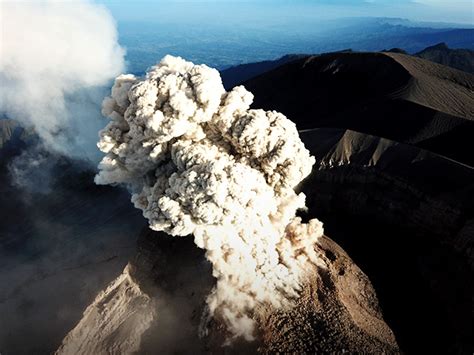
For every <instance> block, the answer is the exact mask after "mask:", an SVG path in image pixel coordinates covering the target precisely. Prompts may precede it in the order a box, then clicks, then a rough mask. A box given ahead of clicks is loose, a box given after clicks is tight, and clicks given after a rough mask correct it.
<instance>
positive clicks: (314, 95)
mask: <svg viewBox="0 0 474 355" xmlns="http://www.w3.org/2000/svg"><path fill="white" fill-rule="evenodd" d="M244 85H245V86H246V87H247V88H248V89H249V90H250V91H251V92H253V94H254V95H255V101H254V104H253V106H254V107H255V108H264V109H267V110H268V109H273V110H277V111H280V112H282V113H284V114H285V115H287V116H288V117H289V118H290V119H291V120H293V121H294V122H296V124H297V126H298V127H299V128H300V129H308V128H320V127H333V128H345V129H352V130H355V131H358V132H362V133H367V134H371V135H375V136H379V137H385V138H389V139H392V140H394V141H398V142H404V143H409V144H412V145H415V146H418V147H420V148H424V149H427V150H430V151H433V152H435V153H437V154H440V155H443V156H447V157H449V158H451V159H454V160H457V161H460V162H463V163H465V164H470V165H474V156H473V155H472V154H471V153H470V150H468V149H466V146H463V145H461V144H459V142H461V141H465V142H468V141H469V140H470V139H471V138H470V137H473V136H474V121H473V118H474V95H473V94H472V92H473V89H474V76H473V75H471V74H468V73H464V72H461V71H458V70H455V69H451V68H448V67H445V66H442V65H439V64H436V63H431V62H428V61H426V60H423V59H419V58H414V57H410V56H407V55H403V54H397V53H332V54H326V55H321V56H318V57H307V58H303V59H299V60H296V61H294V62H291V63H288V64H285V65H283V66H281V67H279V68H277V69H275V70H272V71H270V72H268V73H265V74H262V75H261V76H258V77H256V78H254V79H251V80H249V81H247V82H245V83H244Z"/></svg>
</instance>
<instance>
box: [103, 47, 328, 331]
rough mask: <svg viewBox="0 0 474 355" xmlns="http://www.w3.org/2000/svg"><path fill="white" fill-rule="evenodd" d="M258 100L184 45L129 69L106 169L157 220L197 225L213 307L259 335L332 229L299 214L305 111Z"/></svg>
mask: <svg viewBox="0 0 474 355" xmlns="http://www.w3.org/2000/svg"><path fill="white" fill-rule="evenodd" d="M252 100H253V95H252V94H251V93H250V92H248V91H247V90H246V89H245V88H244V87H242V86H238V87H235V88H234V89H232V91H230V92H226V91H225V90H224V87H223V85H222V82H221V79H220V76H219V73H218V71H217V70H215V69H211V68H209V67H207V66H205V65H194V64H192V63H190V62H187V61H185V60H183V59H181V58H176V57H172V56H166V57H165V58H163V59H162V61H161V62H160V63H159V64H158V65H157V66H155V67H153V68H151V70H150V71H149V72H148V73H147V75H146V77H145V78H144V79H138V78H136V77H135V76H133V75H121V76H119V77H118V78H117V79H116V81H115V85H114V86H113V88H112V95H111V97H108V98H106V99H105V100H104V103H103V114H104V115H105V116H108V117H109V118H110V119H111V121H110V122H109V124H108V125H107V127H106V128H105V129H104V130H102V131H101V132H100V142H99V143H98V146H99V148H100V149H101V150H102V151H103V152H104V153H106V155H105V157H104V158H103V160H102V162H101V163H100V165H99V170H100V172H99V173H98V175H97V176H96V183H98V184H124V185H126V186H127V187H128V188H129V189H130V191H131V193H132V201H133V203H134V204H135V206H136V207H137V208H139V209H141V210H142V211H143V215H144V216H145V217H146V218H147V219H148V221H149V224H150V228H152V229H154V230H157V231H165V232H166V233H169V234H171V235H173V236H186V235H190V234H192V235H193V236H194V240H195V243H196V245H197V246H198V247H200V248H203V249H205V250H206V257H207V259H208V260H209V261H210V262H211V264H212V266H213V275H214V277H215V278H216V279H217V283H216V286H215V288H214V290H213V291H212V292H211V294H210V295H209V296H208V298H207V304H208V306H209V311H210V313H211V315H213V316H214V317H216V318H218V319H219V320H220V321H222V322H224V323H225V325H226V326H227V328H228V330H229V332H230V337H231V338H235V337H239V336H243V337H244V338H245V339H247V340H252V339H253V336H254V328H255V319H256V318H258V315H257V313H258V309H259V307H261V306H270V307H273V308H277V309H278V308H283V309H284V308H289V307H291V306H292V304H293V301H294V300H295V299H296V298H297V297H298V295H299V292H300V291H301V287H302V284H303V283H304V280H305V273H306V272H307V271H308V270H311V266H312V265H313V264H317V263H318V260H317V255H316V253H315V251H314V248H313V246H314V243H315V242H316V240H317V238H318V237H319V236H321V235H322V233H323V228H322V224H321V223H320V222H319V221H318V220H315V219H313V220H311V221H309V223H308V224H302V223H301V220H300V219H299V218H298V217H295V214H296V211H297V210H298V209H304V208H305V196H304V194H302V193H300V194H297V193H296V192H295V191H294V188H295V186H296V185H297V184H298V183H299V182H300V181H301V180H302V179H304V178H305V177H306V176H307V175H308V174H309V173H310V172H311V168H312V165H313V164H314V158H313V157H311V156H310V154H309V152H308V150H307V149H306V148H305V147H304V145H303V143H302V142H301V140H300V138H299V136H298V131H297V129H296V126H295V124H294V123H293V122H291V121H290V120H288V119H287V118H286V117H285V116H284V115H282V114H281V113H278V112H275V111H263V110H253V109H250V108H249V107H250V104H251V103H252Z"/></svg>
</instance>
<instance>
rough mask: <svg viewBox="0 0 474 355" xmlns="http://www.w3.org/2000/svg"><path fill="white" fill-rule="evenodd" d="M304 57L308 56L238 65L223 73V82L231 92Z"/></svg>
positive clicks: (301, 55)
mask: <svg viewBox="0 0 474 355" xmlns="http://www.w3.org/2000/svg"><path fill="white" fill-rule="evenodd" d="M304 57H307V55H304V54H288V55H285V56H283V57H281V58H279V59H277V60H265V61H263V62H256V63H247V64H241V65H236V66H234V67H230V68H228V69H225V70H223V71H221V78H222V82H223V83H224V85H225V87H226V89H227V90H229V89H231V88H233V87H234V86H236V85H237V84H239V83H241V82H243V81H246V80H249V79H251V78H253V77H255V76H257V75H260V74H263V73H266V72H267V71H270V70H272V69H275V68H277V67H280V66H282V65H283V64H286V63H289V62H292V61H294V60H296V59H300V58H304Z"/></svg>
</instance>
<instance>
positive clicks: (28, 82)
mask: <svg viewBox="0 0 474 355" xmlns="http://www.w3.org/2000/svg"><path fill="white" fill-rule="evenodd" d="M0 7H1V8H0V10H1V11H0V21H1V23H0V25H1V29H2V33H1V41H0V82H1V85H0V113H3V114H6V115H7V116H9V117H10V118H13V119H15V120H18V121H20V122H21V123H22V124H23V125H24V126H28V127H29V126H32V127H34V129H35V131H36V132H37V133H38V135H39V136H40V137H41V138H42V140H43V142H44V143H45V144H46V145H47V147H49V148H50V149H51V150H54V151H58V152H61V153H64V154H68V155H70V156H75V157H78V156H83V155H84V154H85V155H87V153H89V152H88V151H87V150H88V149H90V148H89V147H94V142H93V141H95V139H96V132H97V130H98V129H99V128H100V124H101V123H100V119H99V118H100V112H99V111H100V109H98V107H100V101H101V98H102V97H103V95H104V92H103V90H100V88H99V87H100V86H103V85H106V84H107V83H108V82H109V80H111V79H112V78H114V77H115V76H116V75H118V74H119V73H120V72H122V71H123V68H124V61H123V56H124V51H123V49H122V48H121V47H120V46H119V44H118V42H117V31H116V27H115V23H114V21H113V19H112V17H111V15H110V14H109V12H108V11H107V10H106V8H105V7H103V6H99V5H96V4H93V3H90V2H88V1H86V0H84V1H82V0H81V1H67V2H58V1H32V2H18V1H16V2H15V1H11V2H10V1H9V2H1V3H0Z"/></svg>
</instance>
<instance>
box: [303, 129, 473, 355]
mask: <svg viewBox="0 0 474 355" xmlns="http://www.w3.org/2000/svg"><path fill="white" fill-rule="evenodd" d="M301 137H302V139H303V141H304V142H305V145H306V147H307V148H308V149H309V150H310V151H311V153H312V154H313V155H314V156H315V157H316V159H317V163H316V165H315V167H314V169H313V172H312V174H311V175H310V176H309V177H308V179H306V180H305V181H304V182H303V184H302V185H301V186H300V188H301V190H302V191H303V192H304V193H305V194H306V196H307V205H308V208H309V210H308V212H307V214H308V217H314V216H316V217H318V218H320V219H321V220H322V221H324V225H325V231H326V233H327V234H328V235H332V236H333V239H334V240H336V242H337V243H339V244H340V245H341V246H342V247H343V248H344V249H345V250H347V251H348V253H349V254H350V255H351V257H352V258H353V259H354V261H355V262H356V263H357V264H358V265H360V267H361V269H362V270H363V271H364V272H366V273H367V275H368V276H369V278H370V280H371V281H372V282H373V284H374V287H375V290H376V292H377V295H378V296H379V300H380V304H381V306H382V309H383V313H384V319H385V320H386V322H387V323H388V325H389V326H390V327H391V328H392V330H393V331H394V333H395V336H396V338H397V341H398V343H399V345H400V348H401V349H402V351H406V352H407V353H425V352H428V353H430V352H431V353H460V354H464V353H469V351H470V349H472V346H473V345H474V344H473V343H472V337H471V334H472V331H473V329H472V316H471V313H470V308H471V297H472V294H473V288H474V284H473V282H472V280H473V279H474V278H473V271H474V269H473V268H474V254H473V251H474V228H473V227H474V204H473V201H474V199H473V197H474V169H472V168H470V167H467V166H464V165H462V164H458V163H456V162H453V161H452V160H449V159H446V158H443V157H441V156H438V155H436V154H433V153H430V152H428V151H426V150H422V149H419V148H417V147H413V146H410V145H406V144H401V143H397V142H394V141H391V140H387V139H383V138H379V137H374V136H370V135H366V134H362V133H358V132H354V131H349V130H344V129H327V128H324V129H313V130H306V131H303V132H301Z"/></svg>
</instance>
